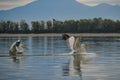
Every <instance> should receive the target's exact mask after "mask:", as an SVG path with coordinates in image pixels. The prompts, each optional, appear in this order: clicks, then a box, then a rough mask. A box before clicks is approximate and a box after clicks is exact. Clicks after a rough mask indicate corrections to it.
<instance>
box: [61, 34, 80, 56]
mask: <svg viewBox="0 0 120 80" xmlns="http://www.w3.org/2000/svg"><path fill="white" fill-rule="evenodd" d="M62 38H63V39H64V40H66V42H67V45H68V47H69V48H70V49H71V52H70V54H73V53H75V52H76V51H78V50H79V48H80V37H77V38H75V37H74V36H69V35H68V34H63V35H62Z"/></svg>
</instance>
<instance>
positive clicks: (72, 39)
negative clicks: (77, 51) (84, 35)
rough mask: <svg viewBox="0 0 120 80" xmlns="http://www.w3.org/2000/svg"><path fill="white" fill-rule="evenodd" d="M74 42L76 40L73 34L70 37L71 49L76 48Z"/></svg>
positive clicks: (69, 44)
mask: <svg viewBox="0 0 120 80" xmlns="http://www.w3.org/2000/svg"><path fill="white" fill-rule="evenodd" d="M74 42H75V37H73V36H71V37H70V38H69V39H68V46H69V47H70V49H71V50H74V48H73V45H74Z"/></svg>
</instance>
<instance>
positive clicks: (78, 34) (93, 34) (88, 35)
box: [0, 33, 120, 37]
mask: <svg viewBox="0 0 120 80" xmlns="http://www.w3.org/2000/svg"><path fill="white" fill-rule="evenodd" d="M62 34H63V33H41V34H0V37H42V36H48V37H51V36H62ZM66 34H69V35H71V36H81V37H120V33H66Z"/></svg>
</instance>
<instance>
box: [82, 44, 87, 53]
mask: <svg viewBox="0 0 120 80" xmlns="http://www.w3.org/2000/svg"><path fill="white" fill-rule="evenodd" d="M86 48H89V45H86V44H81V45H80V53H86Z"/></svg>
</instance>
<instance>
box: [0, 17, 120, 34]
mask: <svg viewBox="0 0 120 80" xmlns="http://www.w3.org/2000/svg"><path fill="white" fill-rule="evenodd" d="M30 25H31V26H30ZM0 33H15V34H16V33H23V34H24V33H120V21H119V20H116V21H114V20H111V19H102V18H93V19H80V20H65V21H60V20H55V19H53V20H48V21H43V20H41V21H31V24H28V23H27V22H26V21H25V20H21V21H20V22H13V21H0Z"/></svg>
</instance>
